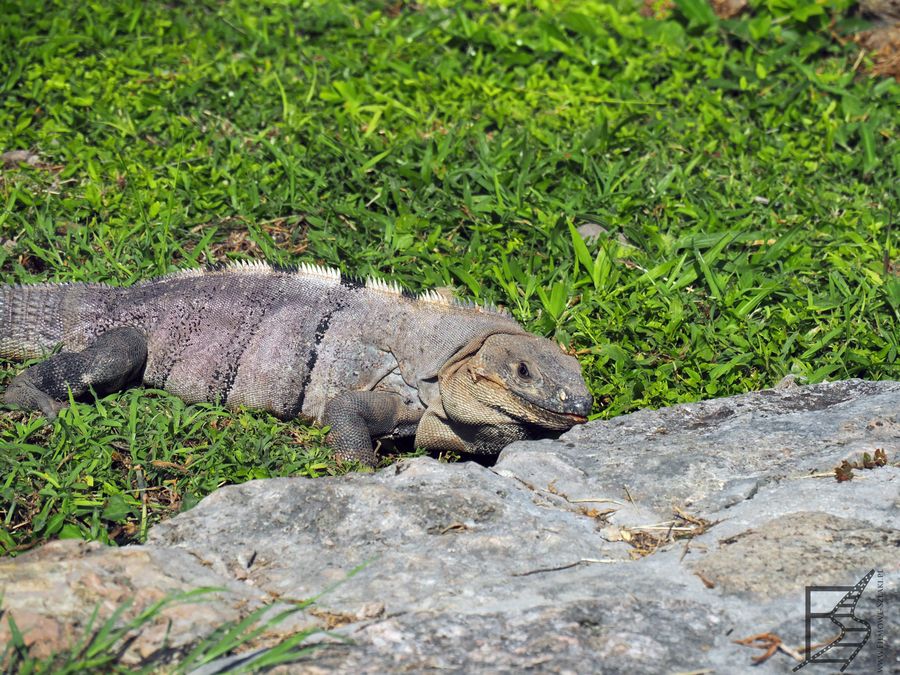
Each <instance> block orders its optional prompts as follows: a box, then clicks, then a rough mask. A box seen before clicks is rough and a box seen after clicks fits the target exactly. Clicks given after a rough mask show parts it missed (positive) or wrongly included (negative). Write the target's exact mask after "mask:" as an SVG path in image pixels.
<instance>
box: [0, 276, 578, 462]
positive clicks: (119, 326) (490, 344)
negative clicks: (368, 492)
mask: <svg viewBox="0 0 900 675" xmlns="http://www.w3.org/2000/svg"><path fill="white" fill-rule="evenodd" d="M57 347H60V348H61V351H60V352H59V353H57V354H55V355H53V356H50V357H49V358H48V359H46V360H45V361H43V362H41V363H38V364H37V365H34V366H32V367H30V368H27V369H26V370H24V371H23V372H22V373H20V374H19V375H18V376H17V377H15V379H13V381H12V382H11V384H10V385H9V387H8V389H7V391H6V394H5V401H6V402H7V403H10V404H15V405H19V406H21V407H23V408H26V409H39V410H41V411H43V412H44V414H45V415H47V416H48V417H53V416H55V414H56V413H57V412H58V410H59V409H60V407H61V406H62V405H63V403H62V402H63V401H66V400H68V392H69V390H71V392H72V394H73V395H74V396H75V397H83V396H85V395H88V394H90V393H91V391H92V390H93V391H94V392H95V393H97V394H105V393H109V392H111V391H115V390H118V389H121V388H123V387H125V386H127V385H128V384H130V383H136V382H143V384H145V385H147V386H151V387H156V388H159V389H165V390H167V391H169V392H172V393H173V394H175V395H177V396H178V397H180V398H182V399H183V400H185V401H186V402H188V403H196V402H200V401H209V402H219V403H221V404H224V405H226V406H228V407H229V408H237V407H239V406H246V407H248V408H256V409H262V410H267V411H270V412H272V413H274V414H275V415H277V416H278V417H281V418H284V419H290V418H293V417H304V418H309V419H314V420H318V421H319V422H321V423H323V424H326V425H329V426H330V427H331V431H330V433H329V436H328V438H327V440H328V442H329V443H330V444H331V445H332V446H333V447H334V448H335V450H336V452H337V454H338V455H339V456H341V457H343V458H346V459H354V460H359V461H362V462H364V463H366V464H370V465H372V464H374V463H375V453H374V451H373V446H372V439H373V438H383V437H399V436H412V435H415V442H416V445H417V446H418V447H422V448H425V449H427V450H453V451H463V452H477V453H497V452H499V451H500V449H501V448H503V446H505V445H506V444H507V443H510V442H511V441H513V440H518V439H522V438H529V437H533V436H535V435H537V434H538V433H539V432H540V431H541V430H564V429H568V428H569V427H571V426H572V425H574V424H577V423H579V422H584V421H585V419H586V417H587V415H588V412H589V411H590V408H591V396H590V394H589V392H588V389H587V387H586V385H585V383H584V379H583V378H582V376H581V369H580V366H579V364H578V362H577V361H576V360H575V359H574V358H572V357H571V356H567V355H566V354H564V353H563V352H562V351H561V350H560V348H559V347H558V346H557V345H556V344H555V343H553V342H551V341H550V340H548V339H546V338H542V337H538V336H535V335H532V334H530V333H527V332H526V331H525V330H523V329H522V327H521V326H519V324H518V323H516V322H515V320H513V319H512V318H511V317H509V316H508V315H506V314H505V313H502V312H500V311H497V310H495V309H493V308H484V307H479V306H477V305H472V304H467V303H463V302H460V301H456V300H452V299H449V298H448V297H447V296H446V295H445V294H440V293H435V292H428V293H424V294H422V295H419V296H415V295H411V294H409V293H407V292H405V291H403V290H401V289H400V288H399V287H397V286H396V285H393V284H388V283H385V282H382V281H374V280H368V281H360V280H357V279H348V278H343V277H342V276H341V274H340V272H338V271H337V270H333V269H326V268H322V267H314V266H310V265H301V266H299V267H297V268H280V267H273V266H270V265H267V264H264V263H233V264H229V265H225V266H222V267H218V268H207V269H197V270H187V271H184V272H178V273H175V274H171V275H168V276H164V277H159V278H156V279H152V280H149V281H145V282H141V283H138V284H136V285H134V286H131V287H126V288H119V287H114V286H107V285H105V284H82V283H69V284H37V285H31V286H0V355H2V356H4V357H7V358H16V359H26V358H35V357H39V356H42V355H45V354H49V353H51V352H52V351H53V350H54V349H56V348H57Z"/></svg>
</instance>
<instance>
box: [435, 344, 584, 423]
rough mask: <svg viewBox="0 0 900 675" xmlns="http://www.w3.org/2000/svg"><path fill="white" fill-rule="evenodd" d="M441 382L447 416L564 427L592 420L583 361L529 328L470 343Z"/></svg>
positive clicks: (442, 398)
mask: <svg viewBox="0 0 900 675" xmlns="http://www.w3.org/2000/svg"><path fill="white" fill-rule="evenodd" d="M476 347H477V350H476ZM466 352H468V353H466ZM440 382H441V401H442V403H443V406H444V410H445V411H446V413H447V416H448V417H449V418H450V419H451V420H453V421H457V422H462V423H464V424H485V425H490V424H510V423H513V424H521V425H526V426H534V427H540V428H543V429H549V430H564V429H568V428H570V427H572V426H573V425H575V424H580V423H582V422H585V421H587V416H588V413H589V412H590V410H591V402H592V401H591V394H590V392H589V391H588V388H587V385H586V384H585V382H584V378H583V377H582V375H581V366H580V365H579V363H578V361H577V360H576V359H575V358H573V357H571V356H568V355H567V354H565V353H563V351H562V350H561V349H560V348H559V346H558V345H557V344H556V343H554V342H552V341H550V340H548V339H546V338H542V337H538V336H536V335H531V334H530V333H524V332H522V333H514V334H506V333H497V334H493V335H490V336H488V337H487V338H485V339H484V340H483V342H481V343H480V345H479V344H475V345H470V347H469V349H468V350H463V352H462V353H461V354H458V355H457V358H456V359H454V361H453V362H452V363H451V364H448V367H447V368H446V369H445V370H444V371H443V372H442V373H441V377H440Z"/></svg>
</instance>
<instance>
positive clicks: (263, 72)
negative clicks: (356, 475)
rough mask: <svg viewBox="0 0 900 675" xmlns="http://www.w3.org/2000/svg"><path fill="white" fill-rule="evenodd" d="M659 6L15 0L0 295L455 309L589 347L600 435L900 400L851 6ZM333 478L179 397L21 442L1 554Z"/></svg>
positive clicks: (5, 449)
mask: <svg viewBox="0 0 900 675" xmlns="http://www.w3.org/2000/svg"><path fill="white" fill-rule="evenodd" d="M662 5H664V3H653V7H654V8H656V9H659V11H658V12H657V16H649V17H645V16H644V15H643V14H642V13H641V12H640V10H641V9H642V7H641V5H640V3H638V2H637V1H636V0H635V1H626V0H622V1H617V2H611V3H606V2H598V1H594V0H569V1H565V0H564V1H559V2H556V1H554V2H551V1H550V0H532V1H525V2H519V1H515V0H502V1H495V2H489V3H485V2H474V1H471V2H423V3H421V4H416V3H404V2H394V3H389V2H388V3H385V2H382V3H379V2H358V3H347V2H332V1H327V0H325V1H321V0H317V1H307V2H302V3H300V2H291V3H288V2H263V3H259V2H230V1H229V2H226V1H223V2H204V3H184V4H181V3H144V2H138V1H136V0H135V1H132V2H109V3H106V2H104V3H99V2H98V3H71V2H57V3H48V2H36V1H33V0H23V1H21V2H12V1H11V0H0V14H2V15H3V17H4V18H3V21H2V22H0V153H6V152H10V151H22V152H19V153H18V154H16V155H5V161H4V165H3V166H2V167H0V271H2V280H3V282H4V283H12V282H25V283H27V282H36V281H76V280H90V281H106V282H110V283H115V284H129V283H132V282H134V281H136V280H138V279H142V278H147V277H151V276H155V275H159V274H164V273H167V272H171V271H174V270H177V269H180V268H183V267H190V266H196V265H202V264H206V263H209V262H213V261H220V260H224V259H234V258H258V259H267V260H270V261H273V262H277V263H297V262H312V263H320V264H326V265H331V266H335V267H339V268H340V269H341V270H343V271H344V272H347V273H352V274H359V275H369V274H371V275H377V276H380V277H382V278H386V279H390V280H396V281H398V282H400V283H401V284H403V285H404V286H406V287H408V288H409V289H411V290H414V291H419V290H422V289H425V288H429V287H452V288H454V289H456V290H457V292H458V293H459V294H460V295H462V296H464V297H469V298H472V299H475V300H479V301H484V302H493V303H497V304H502V305H505V306H506V307H508V308H509V309H510V310H511V311H512V312H513V314H514V315H515V316H516V317H517V318H518V319H519V320H521V321H522V323H523V324H524V325H525V326H526V327H527V328H528V329H529V330H532V331H534V332H536V333H539V334H542V335H546V336H548V337H553V338H555V339H557V340H559V341H560V342H562V343H564V344H565V345H566V346H567V347H569V348H570V349H572V350H573V351H574V352H575V353H576V354H577V355H578V356H579V358H580V360H581V362H582V364H583V368H584V373H585V376H586V379H587V380H588V383H589V385H590V387H591V390H592V392H593V394H594V396H595V399H596V401H597V405H596V407H595V410H594V415H593V416H594V417H595V418H600V419H603V418H607V417H610V416H615V415H621V414H623V413H627V412H631V411H634V410H638V409H640V408H645V407H660V406H666V405H672V404H675V403H679V402H684V401H696V400H700V399H704V398H710V397H717V396H726V395H730V394H737V393H741V392H746V391H752V390H757V389H761V388H765V387H770V386H772V385H774V384H775V383H777V382H778V381H779V380H781V379H782V378H783V377H784V376H785V375H788V374H795V375H797V376H803V377H805V378H807V379H808V381H809V382H819V381H822V380H826V379H829V380H833V379H842V378H848V377H865V378H872V379H879V378H895V379H900V360H898V351H900V329H898V322H900V276H898V260H900V245H898V235H900V227H898V223H900V179H898V177H900V114H898V110H900V84H898V82H897V81H895V80H893V79H890V78H885V77H870V76H869V74H867V70H868V68H869V67H870V62H869V60H868V56H866V55H861V54H860V50H859V48H858V47H856V46H855V45H854V44H853V43H848V42H846V40H844V39H843V38H842V36H844V35H846V34H847V33H848V32H849V31H851V30H855V29H859V28H862V27H864V26H865V22H864V21H863V20H862V19H860V18H859V16H858V13H857V12H856V11H855V9H854V8H853V3H850V2H847V1H840V0H825V1H824V2H820V3H817V4H812V3H808V2H800V1H797V2H792V0H770V1H769V2H761V1H759V0H757V1H756V2H751V5H752V12H749V13H745V14H744V15H741V16H740V17H738V18H736V19H731V20H718V19H716V18H715V16H714V15H713V14H712V13H711V12H710V11H709V10H708V9H707V7H706V5H705V4H703V3H702V2H701V1H700V0H682V1H681V2H679V3H678V6H677V7H675V8H674V9H665V7H662ZM644 13H648V12H646V11H645V12H644ZM892 223H893V226H894V229H893V231H892V230H891V224H892ZM579 231H580V232H582V233H583V234H585V236H587V235H588V234H589V233H593V235H594V236H588V237H587V239H586V240H585V239H584V238H582V236H581V235H580V234H579ZM19 367H20V366H19V365H18V364H15V363H12V362H0V373H2V374H0V385H2V384H3V383H5V382H6V381H8V379H9V378H10V377H11V376H12V375H13V374H14V373H15V372H16V369H17V368H19ZM345 470H346V467H338V466H337V465H336V464H335V462H334V461H333V460H332V459H331V456H330V453H329V451H328V449H327V448H326V447H325V445H324V442H323V434H322V431H321V430H320V429H316V428H311V427H306V426H303V425H301V424H298V423H291V424H286V423H283V422H280V421H278V420H276V419H274V418H272V417H270V416H268V415H265V414H260V413H255V412H250V411H247V412H240V413H236V414H235V413H229V412H227V411H224V410H222V409H220V408H216V407H215V406H212V405H191V406H187V405H185V404H183V403H182V402H180V401H179V400H177V399H175V398H173V397H171V396H169V395H167V394H165V393H164V392H156V391H146V390H130V391H127V392H123V393H121V394H117V395H112V396H109V397H106V398H104V399H102V400H101V401H99V402H98V403H97V404H76V405H75V406H73V407H72V408H71V409H70V410H68V411H65V412H64V413H63V414H62V415H61V416H60V418H59V419H58V420H57V421H56V422H55V423H53V424H48V423H47V422H46V421H45V420H44V419H43V418H41V417H39V416H36V415H33V414H27V415H26V414H23V413H21V412H17V411H3V412H0V553H10V552H16V551H21V550H25V549H27V548H30V547H32V546H34V545H35V544H37V543H40V542H42V541H45V540H47V539H48V538H57V537H83V538H90V539H97V540H100V541H104V542H115V543H119V544H123V543H129V542H135V541H140V540H141V539H142V538H143V536H144V534H145V532H146V529H147V527H148V526H149V525H150V524H152V523H153V522H155V521H158V520H160V519H162V518H166V517H168V516H170V515H172V514H173V513H176V512H177V511H179V510H181V509H183V508H187V507H189V506H190V505H192V504H193V503H195V502H196V501H197V500H198V499H199V498H201V497H202V496H203V495H205V494H208V493H209V492H210V491H212V490H214V489H215V488H216V487H218V486H220V485H223V484H226V483H235V482H240V481H244V480H248V479H252V478H261V477H268V476H282V475H303V476H310V477H316V476H321V475H326V474H333V473H339V472H341V471H345Z"/></svg>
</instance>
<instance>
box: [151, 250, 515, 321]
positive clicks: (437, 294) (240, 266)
mask: <svg viewBox="0 0 900 675" xmlns="http://www.w3.org/2000/svg"><path fill="white" fill-rule="evenodd" d="M221 273H231V274H254V275H269V274H291V275H296V276H302V277H306V278H312V279H318V280H320V281H326V282H330V283H333V284H339V283H341V279H342V276H341V271H340V270H339V269H336V268H334V267H325V266H323V265H312V264H310V263H299V264H297V265H291V266H280V265H271V264H269V263H267V262H263V261H260V260H231V261H228V262H224V263H216V264H213V265H208V266H206V267H194V268H188V269H184V270H181V271H179V272H174V273H172V274H168V275H166V276H164V277H158V279H171V278H184V277H194V276H203V275H204V274H221ZM365 288H366V289H368V290H371V291H375V292H376V293H387V294H390V295H396V296H398V297H402V298H408V299H411V300H414V301H417V302H422V303H426V304H430V305H441V306H443V307H451V308H458V309H465V310H470V311H476V312H486V313H489V314H498V315H500V316H504V317H508V318H511V317H512V315H511V314H510V313H509V312H508V311H507V310H506V309H505V308H502V307H498V306H496V305H493V304H484V305H482V304H478V303H476V302H472V301H471V300H460V299H458V298H456V297H455V296H454V295H453V292H452V291H451V290H450V289H449V288H436V289H430V290H427V291H423V292H422V293H420V294H419V295H415V294H414V293H411V292H410V291H407V290H406V289H405V288H403V287H402V286H401V285H400V284H398V283H397V282H396V281H386V280H384V279H378V278H376V277H368V278H366V280H365Z"/></svg>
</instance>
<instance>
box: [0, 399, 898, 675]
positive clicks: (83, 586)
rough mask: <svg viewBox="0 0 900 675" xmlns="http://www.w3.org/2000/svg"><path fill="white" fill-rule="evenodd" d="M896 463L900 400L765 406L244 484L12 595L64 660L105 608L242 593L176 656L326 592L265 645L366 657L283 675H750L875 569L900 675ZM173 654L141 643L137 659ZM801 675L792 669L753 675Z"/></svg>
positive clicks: (46, 572)
mask: <svg viewBox="0 0 900 675" xmlns="http://www.w3.org/2000/svg"><path fill="white" fill-rule="evenodd" d="M879 448H880V449H882V450H884V451H885V452H886V453H887V456H888V460H889V461H888V463H887V465H886V466H879V467H875V468H872V469H860V470H856V471H855V472H854V473H855V474H856V475H855V477H854V478H853V479H852V480H850V481H846V482H837V481H836V480H835V478H834V476H833V473H832V470H833V467H834V466H836V465H837V464H839V463H840V462H841V461H842V460H844V459H848V460H858V459H859V455H860V453H862V452H868V453H870V454H874V451H875V450H876V449H879ZM898 452H900V383H896V382H881V383H873V382H861V381H848V382H840V383H831V384H823V385H815V386H811V387H797V388H788V389H783V390H778V391H766V392H757V393H753V394H747V395H744V396H738V397H732V398H728V399H720V400H715V401H707V402H704V403H698V404H690V405H684V406H676V407H674V408H669V409H665V410H659V411H643V412H640V413H636V414H633V415H626V416H623V417H620V418H617V419H614V420H610V421H606V422H594V423H591V424H588V425H585V426H583V427H580V428H577V429H575V430H573V431H571V432H569V433H567V434H566V435H564V436H563V437H562V438H560V439H559V440H555V441H553V440H550V441H539V442H531V443H527V442H522V443H516V444H514V445H512V446H510V447H509V448H507V449H506V450H505V451H504V453H503V455H502V456H501V458H500V460H499V462H498V463H497V465H496V466H495V467H493V468H485V467H482V466H479V465H477V464H472V463H468V464H455V465H448V464H441V463H438V462H436V461H434V460H432V459H428V458H418V459H413V460H406V461H402V462H399V463H397V464H396V465H394V466H391V467H389V468H387V469H384V470H382V471H380V472H378V473H376V474H356V475H350V476H343V477H339V478H326V479H320V480H306V479H274V480H266V481H254V482H250V483H245V484H243V485H238V486H231V487H226V488H223V489H221V490H219V491H217V492H215V493H214V494H212V495H210V496H209V497H207V498H206V499H204V500H203V501H202V502H201V503H200V504H199V505H197V506H196V507H195V508H194V509H192V510H191V511H188V512H186V513H184V514H181V515H180V516H178V517H176V518H174V519H172V520H171V521H169V522H167V523H163V524H161V525H158V526H156V527H155V528H153V529H152V530H151V534H150V538H149V541H148V543H147V544H146V545H145V546H142V547H131V548H126V549H118V550H117V549H100V548H97V547H96V546H87V547H86V548H85V547H84V546H83V545H82V549H83V550H84V551H87V553H80V554H79V555H77V556H73V559H72V560H71V562H66V561H65V560H62V559H60V555H57V554H54V553H53V552H54V551H57V550H59V551H64V552H65V553H64V555H65V556H69V555H71V553H70V551H73V550H75V548H74V547H77V546H79V545H73V544H71V543H56V544H51V545H49V546H48V547H45V548H44V549H41V550H40V551H38V552H35V553H33V554H30V555H28V556H22V557H21V558H18V559H16V560H13V561H6V562H5V563H3V564H2V565H0V589H2V588H4V587H5V588H6V591H5V593H6V597H5V599H4V605H5V606H6V607H7V608H9V609H10V611H11V612H12V613H13V614H14V615H15V616H16V618H17V620H18V618H19V617H20V616H22V617H25V618H28V619H29V620H30V621H31V624H30V625H32V626H33V627H34V630H35V631H37V630H40V631H42V633H41V634H42V635H44V636H46V639H47V640H48V644H61V643H63V642H65V640H67V639H70V638H71V637H72V636H73V635H75V634H77V632H78V630H77V629H78V625H77V622H78V621H82V624H83V620H84V615H83V611H82V612H81V614H79V608H81V610H83V609H84V607H85V605H86V602H85V598H90V597H97V598H98V599H103V601H104V604H103V611H104V612H106V611H109V608H110V607H112V606H113V605H114V604H115V601H117V600H118V599H121V598H122V597H126V596H129V594H130V595H133V596H135V597H136V598H137V599H138V600H139V602H141V603H144V604H146V603H148V602H150V601H152V599H156V598H158V597H160V595H161V594H163V593H166V592H169V591H173V590H181V589H185V588H188V587H190V586H191V585H196V586H203V585H217V586H224V587H226V588H227V589H228V590H227V592H225V593H223V594H221V595H220V596H218V597H217V599H216V600H215V602H214V603H211V604H208V605H207V606H206V608H205V611H207V612H212V615H210V616H207V615H206V614H203V613H199V614H198V615H197V617H198V620H197V621H194V622H190V624H189V625H188V624H187V623H184V622H182V623H177V624H176V625H177V627H178V628H177V630H176V629H174V628H173V632H172V636H173V637H175V638H177V645H184V644H188V643H190V642H191V641H193V640H196V639H197V637H198V636H200V635H204V634H207V633H208V632H210V631H211V630H212V628H213V627H214V625H216V621H217V620H218V622H219V623H221V622H224V621H225V620H227V619H228V618H231V617H235V616H238V615H242V614H246V613H247V612H249V611H250V610H251V609H252V608H254V607H258V606H260V605H261V604H262V603H264V602H272V601H273V600H274V599H280V600H281V601H291V600H299V599H304V598H309V597H312V596H315V595H318V594H319V593H322V591H326V592H325V593H324V594H323V595H322V596H321V597H320V598H319V599H318V601H317V603H316V606H315V608H314V609H313V610H312V611H310V612H307V613H305V614H303V615H298V616H296V617H293V618H292V619H290V620H289V621H288V622H287V623H286V624H284V625H282V626H280V627H279V629H278V632H277V633H273V634H271V635H269V636H268V638H267V641H263V642H261V643H259V644H258V645H257V646H262V647H265V646H266V645H267V644H272V642H273V641H277V640H279V639H281V638H283V637H284V636H287V635H289V634H290V633H291V632H292V631H295V630H298V629H299V628H301V627H303V626H306V625H309V624H311V623H314V624H316V625H320V626H323V627H327V628H329V629H332V630H333V632H334V633H337V634H340V635H344V636H346V637H349V638H350V639H352V641H353V643H352V644H341V643H337V642H335V640H334V639H333V638H330V637H327V636H322V635H320V636H316V637H314V638H313V639H312V641H314V642H320V643H323V642H324V643H326V644H325V645H324V646H323V648H321V649H319V650H317V651H315V652H314V653H313V655H312V656H308V657H305V658H304V660H303V661H300V662H298V663H296V664H293V665H291V666H287V667H284V668H283V669H284V670H285V671H286V672H294V671H303V672H331V671H335V670H337V671H341V672H362V673H376V672H385V671H395V670H408V671H423V670H429V669H449V670H458V671H471V670H475V671H479V670H481V671H485V670H491V671H493V670H501V671H513V670H515V671H518V670H522V669H526V668H527V669H533V670H538V671H553V672H571V673H581V672H594V671H599V670H602V671H603V672H610V673H618V672H623V673H624V672H675V671H691V670H698V669H707V668H711V669H714V670H715V671H716V672H740V671H746V670H747V669H748V668H749V667H750V666H751V663H752V662H751V660H750V659H751V657H753V656H757V655H760V654H762V653H763V652H762V651H761V650H756V649H752V648H750V647H747V646H743V645H739V644H736V643H735V642H734V641H735V640H737V639H741V638H747V637H750V636H753V635H756V634H762V633H769V632H771V633H773V634H775V635H777V636H778V637H779V638H780V639H782V640H784V643H785V645H787V646H788V651H794V650H795V649H797V648H799V649H802V646H803V642H804V633H805V626H804V602H805V594H804V586H809V585H842V586H852V585H853V584H855V583H856V582H857V581H858V580H859V579H860V578H861V577H862V576H863V575H864V574H865V573H866V572H867V571H868V570H869V569H872V568H875V569H878V570H880V571H881V572H882V574H881V576H880V577H873V580H872V581H871V582H870V584H869V587H868V588H867V590H866V592H865V593H864V594H863V597H862V600H861V601H860V604H859V608H858V609H857V614H858V616H860V617H863V618H867V619H868V620H869V621H870V623H871V625H872V635H871V638H870V641H871V643H870V644H868V645H867V646H866V647H865V648H864V649H863V651H862V652H861V653H860V654H859V656H858V657H857V659H856V660H855V661H854V662H853V666H852V670H854V672H876V669H877V667H878V659H879V658H880V659H881V664H882V667H883V668H884V672H889V669H891V668H893V667H895V666H897V665H900V662H898V661H897V659H898V646H900V632H898V631H900V628H898V626H900V534H898V533H900V489H898V488H900V468H898V466H897V458H898ZM676 537H684V538H682V539H676ZM82 549H79V550H82ZM640 554H646V555H644V556H643V557H641V555H640ZM54 555H56V557H55V558H53V563H52V564H49V563H48V556H49V557H53V556H54ZM92 570H96V572H95V573H94V572H92ZM92 573H94V574H95V577H91V576H90V574H92ZM879 599H880V600H881V604H880V605H879V604H878V600H879ZM879 613H880V614H879ZM57 616H58V617H59V618H58V619H57V618H55V617H57ZM879 616H881V618H882V624H881V626H882V629H881V630H880V632H879V630H878V628H877V627H878V617H879ZM192 618H193V617H192ZM151 633H152V632H151ZM823 637H825V636H823ZM151 638H152V639H151ZM879 640H880V641H881V642H880V643H879ZM157 646H158V636H153V635H152V634H151V635H149V637H148V636H144V635H141V636H139V637H138V639H137V640H136V641H135V643H134V644H133V645H132V650H137V651H138V653H149V652H152V650H153V649H154V648H157ZM261 653H262V652H261ZM252 656H253V652H250V654H249V656H248V655H242V656H241V658H240V660H239V661H237V662H236V661H234V660H231V661H229V660H227V659H223V660H222V661H220V662H217V663H216V664H214V665H213V666H212V667H207V668H205V669H204V670H203V671H202V672H203V673H207V674H208V673H213V672H218V671H219V670H220V669H224V668H227V667H230V666H233V665H235V663H246V659H247V658H252ZM133 658H136V657H133ZM795 663H796V662H795V661H794V660H793V659H792V658H791V657H790V656H788V654H787V653H785V652H783V651H781V652H778V653H776V654H774V655H773V656H772V657H771V658H770V659H768V660H767V661H765V662H764V663H763V664H761V665H760V666H757V667H756V668H755V669H754V672H758V673H783V672H786V671H787V670H788V669H789V667H790V666H792V665H794V664H795Z"/></svg>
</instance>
